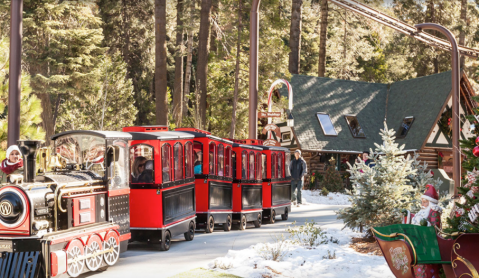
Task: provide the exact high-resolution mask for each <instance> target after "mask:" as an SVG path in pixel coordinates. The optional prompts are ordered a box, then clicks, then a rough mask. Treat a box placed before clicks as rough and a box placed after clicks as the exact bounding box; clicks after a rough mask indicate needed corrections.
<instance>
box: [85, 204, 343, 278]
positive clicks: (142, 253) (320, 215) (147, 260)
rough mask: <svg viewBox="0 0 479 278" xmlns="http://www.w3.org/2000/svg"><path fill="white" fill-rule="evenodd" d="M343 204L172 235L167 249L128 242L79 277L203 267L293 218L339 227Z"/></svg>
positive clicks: (166, 273) (144, 277) (144, 275)
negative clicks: (112, 259) (238, 226)
mask: <svg viewBox="0 0 479 278" xmlns="http://www.w3.org/2000/svg"><path fill="white" fill-rule="evenodd" d="M342 207H345V206H338V205H317V204H306V205H302V206H301V207H299V208H297V207H294V208H293V209H292V212H291V213H290V215H289V220H288V221H281V220H279V219H280V217H277V222H276V223H275V224H273V225H263V226H262V227H261V228H260V229H255V228H254V227H253V226H251V227H249V228H248V229H247V230H246V231H238V230H232V231H231V232H223V231H222V230H217V231H215V232H214V233H213V234H204V233H196V235H195V239H194V240H193V241H191V242H185V241H184V239H183V238H182V237H181V238H177V239H176V240H175V239H174V241H173V243H172V245H171V249H170V251H168V252H160V251H157V248H158V247H159V246H158V245H157V246H154V245H153V246H152V245H147V244H130V246H129V248H128V251H127V252H125V253H123V254H121V257H120V261H119V262H118V263H117V265H115V266H114V267H110V268H109V269H108V270H107V271H105V272H102V273H92V274H87V275H82V276H81V277H91V278H109V277H111V278H118V277H138V278H140V277H141V278H149V277H155V278H157V277H170V276H172V275H176V274H179V273H182V272H185V271H187V270H190V269H194V268H197V267H206V266H207V265H208V263H210V262H211V261H212V260H214V259H215V258H218V257H221V256H225V255H226V254H227V253H228V250H242V249H245V248H248V247H250V246H251V245H254V244H257V243H259V242H273V239H272V238H271V235H272V234H276V233H280V232H284V231H285V229H286V228H287V227H288V226H289V225H290V224H291V223H292V222H293V221H296V222H297V223H298V224H300V225H301V224H303V223H304V222H305V221H306V220H308V221H310V220H314V221H316V222H317V223H318V224H319V225H321V227H324V228H327V227H330V228H339V229H340V228H342V223H341V222H340V221H338V220H337V219H336V215H335V214H334V211H335V210H338V209H339V208H342Z"/></svg>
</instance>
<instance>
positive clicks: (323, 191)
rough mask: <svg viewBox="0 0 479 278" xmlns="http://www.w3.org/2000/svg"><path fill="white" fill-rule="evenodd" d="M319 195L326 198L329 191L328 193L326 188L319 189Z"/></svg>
mask: <svg viewBox="0 0 479 278" xmlns="http://www.w3.org/2000/svg"><path fill="white" fill-rule="evenodd" d="M320 194H321V195H323V196H328V194H329V191H328V189H326V187H323V189H321V193H320Z"/></svg>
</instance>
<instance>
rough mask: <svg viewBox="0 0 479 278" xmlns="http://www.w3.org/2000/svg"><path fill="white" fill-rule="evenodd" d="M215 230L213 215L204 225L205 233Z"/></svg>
mask: <svg viewBox="0 0 479 278" xmlns="http://www.w3.org/2000/svg"><path fill="white" fill-rule="evenodd" d="M214 230H215V219H214V218H213V215H210V218H208V222H207V223H206V233H208V234H209V233H212V232H213V231H214Z"/></svg>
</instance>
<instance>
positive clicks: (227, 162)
mask: <svg viewBox="0 0 479 278" xmlns="http://www.w3.org/2000/svg"><path fill="white" fill-rule="evenodd" d="M225 177H229V178H231V147H230V146H227V147H226V150H225Z"/></svg>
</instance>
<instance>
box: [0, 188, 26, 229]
mask: <svg viewBox="0 0 479 278" xmlns="http://www.w3.org/2000/svg"><path fill="white" fill-rule="evenodd" d="M26 210H27V201H26V200H25V197H24V196H23V195H22V194H21V193H20V191H18V189H14V188H5V189H4V190H1V191H0V224H1V225H3V226H5V227H7V228H15V227H17V226H19V225H20V224H21V223H22V222H23V221H24V220H25V217H26V215H27V211H26Z"/></svg>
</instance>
